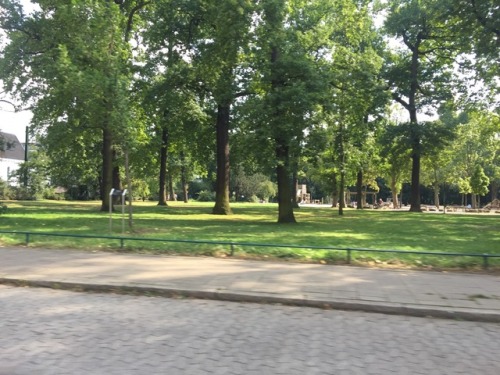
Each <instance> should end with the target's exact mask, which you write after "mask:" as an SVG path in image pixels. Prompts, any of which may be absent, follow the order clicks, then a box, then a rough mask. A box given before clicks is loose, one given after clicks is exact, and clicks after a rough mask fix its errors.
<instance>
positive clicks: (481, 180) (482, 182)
mask: <svg viewBox="0 0 500 375" xmlns="http://www.w3.org/2000/svg"><path fill="white" fill-rule="evenodd" d="M489 183H490V179H489V178H488V176H486V175H485V174H484V170H483V168H482V167H481V166H480V165H476V167H475V168H474V173H473V174H472V176H471V178H470V187H471V192H472V208H479V196H481V195H486V194H488V185H489Z"/></svg>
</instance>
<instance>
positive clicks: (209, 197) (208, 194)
mask: <svg viewBox="0 0 500 375" xmlns="http://www.w3.org/2000/svg"><path fill="white" fill-rule="evenodd" d="M197 200H198V202H215V193H214V192H213V191H208V190H202V191H200V192H199V194H198V199H197Z"/></svg>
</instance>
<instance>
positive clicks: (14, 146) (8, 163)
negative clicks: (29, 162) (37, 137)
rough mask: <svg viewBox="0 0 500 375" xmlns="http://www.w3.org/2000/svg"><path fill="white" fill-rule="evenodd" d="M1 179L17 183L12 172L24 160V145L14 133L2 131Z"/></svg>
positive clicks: (0, 138)
mask: <svg viewBox="0 0 500 375" xmlns="http://www.w3.org/2000/svg"><path fill="white" fill-rule="evenodd" d="M0 145H3V147H2V148H0V179H2V180H3V181H8V182H9V183H10V184H16V183H17V180H16V179H15V178H13V177H11V175H12V173H13V172H14V171H16V170H17V169H18V168H19V165H20V164H21V163H22V162H24V147H23V145H22V144H21V143H20V142H19V140H18V139H17V137H16V136H15V135H14V134H9V133H4V132H0Z"/></svg>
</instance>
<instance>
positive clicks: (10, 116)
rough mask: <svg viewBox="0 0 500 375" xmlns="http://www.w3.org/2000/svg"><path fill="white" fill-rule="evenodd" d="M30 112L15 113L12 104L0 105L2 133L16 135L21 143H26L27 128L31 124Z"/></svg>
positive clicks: (0, 127) (0, 128)
mask: <svg viewBox="0 0 500 375" xmlns="http://www.w3.org/2000/svg"><path fill="white" fill-rule="evenodd" d="M31 117H32V114H31V112H29V111H22V112H14V108H12V106H11V105H10V104H5V103H0V131H2V132H4V133H10V134H15V135H16V136H17V138H18V139H19V142H21V143H22V142H24V140H25V132H26V126H28V125H29V124H30V120H31Z"/></svg>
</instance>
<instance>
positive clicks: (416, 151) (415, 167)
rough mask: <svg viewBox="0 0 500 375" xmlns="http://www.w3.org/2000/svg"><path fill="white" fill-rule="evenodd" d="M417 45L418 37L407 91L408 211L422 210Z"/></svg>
mask: <svg viewBox="0 0 500 375" xmlns="http://www.w3.org/2000/svg"><path fill="white" fill-rule="evenodd" d="M419 46H420V39H418V40H417V41H416V42H415V45H414V46H413V48H412V60H411V68H410V69H411V70H410V91H409V93H408V112H409V114H410V124H411V145H412V148H411V159H412V166H411V191H410V211H411V212H422V207H421V202H420V157H421V147H420V131H419V129H418V120H417V106H416V95H417V90H418V87H419V85H418V73H419V57H420V55H419Z"/></svg>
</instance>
